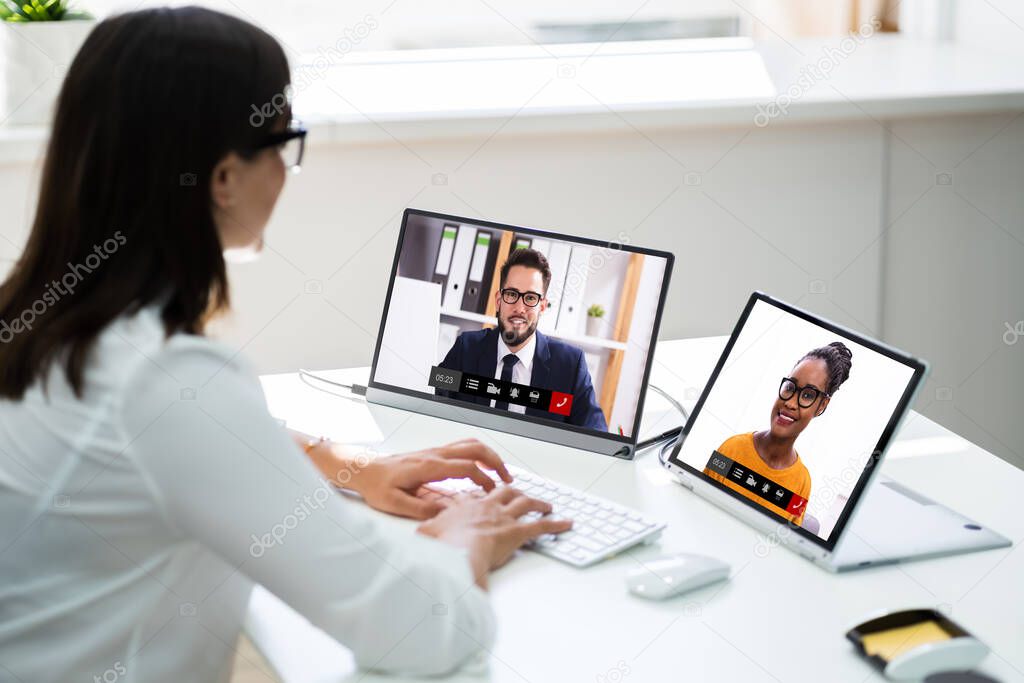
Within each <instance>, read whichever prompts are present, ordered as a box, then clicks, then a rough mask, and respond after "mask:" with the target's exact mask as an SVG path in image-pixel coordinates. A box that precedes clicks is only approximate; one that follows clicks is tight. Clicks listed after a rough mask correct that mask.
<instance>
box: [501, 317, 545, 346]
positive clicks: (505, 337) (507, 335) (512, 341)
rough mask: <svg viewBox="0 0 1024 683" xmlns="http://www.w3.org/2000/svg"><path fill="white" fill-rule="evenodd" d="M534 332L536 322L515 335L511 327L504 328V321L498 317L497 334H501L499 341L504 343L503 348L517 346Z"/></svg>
mask: <svg viewBox="0 0 1024 683" xmlns="http://www.w3.org/2000/svg"><path fill="white" fill-rule="evenodd" d="M536 331H537V322H536V321H534V322H531V323H529V324H528V325H527V327H526V329H525V330H523V331H522V333H517V332H516V330H515V328H514V327H512V326H511V325H508V326H506V325H505V321H504V320H502V319H501V316H500V315H499V316H498V332H499V333H500V334H501V340H502V341H503V342H505V346H519V345H520V344H522V343H523V342H524V341H526V340H527V339H529V338H530V335H531V334H533V333H534V332H536Z"/></svg>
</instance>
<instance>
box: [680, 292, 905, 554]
mask: <svg viewBox="0 0 1024 683" xmlns="http://www.w3.org/2000/svg"><path fill="white" fill-rule="evenodd" d="M913 376H914V368H913V367H911V366H909V365H907V364H905V363H902V362H900V361H898V360H894V359H892V358H890V357H888V356H886V355H884V354H882V353H879V352H877V351H875V350H873V349H869V348H867V347H865V346H863V345H861V344H859V343H857V342H855V341H853V340H851V339H849V338H847V337H845V336H843V335H839V334H836V333H834V332H832V331H830V330H828V329H825V328H824V327H821V326H819V325H817V324H815V323H812V322H809V321H806V320H804V319H803V318H801V317H799V316H796V315H793V314H791V313H788V312H786V311H784V310H782V309H780V308H778V307H777V306H774V305H772V304H771V303H769V302H766V301H763V300H758V301H757V302H756V303H755V304H754V307H753V308H752V309H751V311H750V315H749V317H748V318H747V320H746V323H745V324H744V325H743V328H742V330H741V331H740V333H739V335H738V337H737V339H736V343H735V345H734V346H733V348H732V349H731V351H730V353H729V357H728V358H727V359H726V361H725V363H724V365H723V367H722V370H721V372H720V373H719V375H718V377H717V379H716V381H715V384H714V386H713V387H712V388H711V391H710V392H709V394H708V396H707V399H706V400H705V402H704V404H703V406H702V407H701V410H700V413H699V415H697V416H696V417H695V418H694V421H693V424H692V427H691V429H690V432H689V434H688V435H687V437H686V439H685V440H684V441H683V444H682V446H681V448H680V449H679V452H678V453H676V454H675V455H674V457H673V461H674V462H676V464H680V463H685V464H687V465H689V466H690V467H691V468H693V469H694V470H696V471H698V472H701V473H703V474H704V475H705V476H706V477H707V478H708V479H710V480H711V481H713V482H714V483H715V484H716V485H717V486H720V487H722V488H725V489H728V490H730V491H733V492H735V493H737V494H739V495H740V496H742V497H744V498H746V499H748V500H750V501H753V502H754V503H756V504H757V505H759V506H760V507H762V508H764V509H765V510H766V511H769V512H770V513H771V514H774V515H777V516H778V517H779V518H781V519H784V520H786V521H787V522H790V523H792V524H795V525H797V526H800V527H802V528H803V529H804V530H805V531H808V532H810V533H811V534H814V535H816V536H817V537H818V538H820V539H822V540H825V541H827V540H829V539H830V537H831V534H832V531H833V530H834V529H835V527H836V524H837V522H838V521H839V519H840V517H841V515H842V513H843V511H844V510H845V508H846V507H847V505H849V503H850V498H851V496H852V495H853V492H854V489H855V487H856V485H857V482H858V481H859V480H860V478H861V475H862V474H863V472H864V469H865V467H866V466H868V464H869V461H870V460H871V456H872V453H873V452H874V450H875V448H876V446H877V444H878V440H879V438H880V437H881V435H882V432H883V431H884V430H885V427H886V426H887V425H888V423H889V421H890V419H891V418H892V415H893V413H894V412H895V411H896V409H897V407H898V406H899V405H900V401H901V399H902V398H903V396H904V393H905V392H906V391H907V389H908V387H909V385H910V383H911V381H912V379H913Z"/></svg>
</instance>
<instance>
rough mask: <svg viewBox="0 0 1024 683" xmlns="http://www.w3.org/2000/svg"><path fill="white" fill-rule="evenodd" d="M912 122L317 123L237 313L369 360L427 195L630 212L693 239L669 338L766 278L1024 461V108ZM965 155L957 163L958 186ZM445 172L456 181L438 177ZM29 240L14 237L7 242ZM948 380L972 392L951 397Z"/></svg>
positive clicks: (736, 303)
mask: <svg viewBox="0 0 1024 683" xmlns="http://www.w3.org/2000/svg"><path fill="white" fill-rule="evenodd" d="M496 127H497V124H496ZM892 129H893V131H894V134H895V135H894V138H893V140H892V142H891V144H890V145H888V150H887V144H886V133H885V131H884V129H883V128H882V126H881V125H880V124H879V123H877V122H875V121H871V120H865V121H862V122H848V123H834V124H821V125H810V124H801V125H779V126H775V125H772V126H769V127H768V128H765V129H729V128H720V129H690V130H664V131H656V130H647V131H644V134H643V135H641V134H639V133H638V132H637V131H635V130H633V129H632V128H630V127H629V126H627V125H626V124H623V125H622V128H621V130H619V131H617V132H614V133H609V134H602V135H578V136H539V137H538V136H531V135H528V134H527V133H526V132H524V131H523V130H522V128H521V127H520V124H519V123H518V122H516V121H512V122H511V123H509V124H508V125H506V126H505V127H504V128H502V130H501V132H500V134H498V135H496V136H495V137H494V138H493V139H491V140H490V141H489V142H487V143H486V144H482V143H484V139H480V138H474V139H466V140H451V141H444V142H429V143H419V142H417V143H410V147H411V148H412V149H413V150H414V151H415V153H416V154H415V155H414V154H412V153H410V152H409V151H407V150H406V149H404V148H403V147H401V146H399V145H398V144H395V143H391V144H366V145H317V144H315V142H314V143H313V144H311V147H310V149H309V150H308V155H307V163H306V165H305V168H304V170H303V172H302V174H300V175H298V176H295V177H292V178H290V179H289V184H288V186H287V188H286V189H285V192H284V194H283V196H282V198H281V201H280V204H279V206H278V209H277V212H276V214H275V216H274V218H273V220H272V223H271V225H270V228H269V233H268V245H269V247H268V250H267V253H266V254H265V257H264V258H263V259H262V260H261V261H259V262H257V263H254V264H249V265H245V266H233V267H232V269H231V277H232V281H233V287H234V289H233V300H234V304H235V312H234V314H233V316H232V317H231V318H230V319H228V320H226V321H225V324H222V325H221V326H220V329H221V331H222V333H223V334H224V335H226V337H227V338H228V340H229V341H230V342H231V343H232V344H234V345H235V346H236V347H238V348H241V349H244V353H245V355H247V356H248V357H249V358H250V359H252V360H253V361H255V363H256V365H257V367H258V368H259V369H260V371H262V372H272V371H285V370H294V369H295V368H297V367H300V366H305V367H312V368H327V367H338V366H347V365H354V364H368V363H369V361H370V357H371V353H372V348H373V342H374V340H375V338H376V333H377V329H378V325H379V322H380V310H381V306H382V303H383V299H384V294H385V284H386V279H387V275H388V272H389V269H390V265H391V260H392V257H393V253H394V246H395V240H396V237H397V233H398V227H399V219H400V213H401V210H402V209H403V208H405V207H406V206H408V205H413V206H418V207H420V208H424V209H432V210H438V211H445V212H450V213H455V214H460V215H467V216H478V217H483V218H486V219H492V220H497V221H501V222H508V223H513V224H516V223H518V224H523V225H531V226H536V227H548V228H552V229H557V230H561V231H564V232H569V233H575V234H581V235H592V236H595V237H599V238H606V239H613V238H615V237H616V235H618V233H619V232H620V231H622V230H625V231H626V232H627V233H628V234H629V235H630V239H631V242H632V243H635V244H638V245H644V246H655V247H659V248H663V249H667V250H670V251H673V252H674V253H675V254H676V258H677V260H676V268H675V272H674V275H673V281H672V286H671V289H670V293H669V300H668V307H667V310H666V313H665V317H664V321H663V326H662V334H661V336H662V338H676V337H685V336H695V335H708V334H723V333H726V332H728V331H729V330H730V329H731V327H732V324H733V322H734V321H735V318H736V316H737V315H738V313H739V310H740V308H741V306H742V304H743V302H744V301H745V300H746V297H747V295H748V294H749V293H750V291H751V290H753V289H764V290H766V291H769V292H771V293H773V294H775V295H777V296H779V297H782V298H784V299H787V300H790V301H793V302H796V303H798V304H800V305H803V306H806V307H809V308H811V309H813V310H815V311H817V312H819V313H822V314H824V315H826V316H828V317H831V318H833V319H836V320H838V321H839V322H841V323H844V324H847V325H850V326H852V327H854V328H856V329H860V330H863V331H866V332H868V333H871V334H875V335H880V336H882V337H883V338H885V339H887V340H889V341H891V342H892V343H894V344H897V345H899V346H902V347H905V348H907V349H910V350H912V351H915V352H917V353H919V354H920V355H921V356H923V357H924V358H926V359H928V360H930V361H931V362H932V366H933V374H932V379H931V380H930V382H929V385H928V388H927V389H926V391H925V392H924V395H923V396H922V398H921V399H920V401H919V402H918V408H919V409H921V410H923V412H925V414H927V415H929V416H930V417H933V418H935V419H937V420H938V421H940V422H942V423H943V424H946V425H948V426H949V427H951V428H953V429H954V430H956V431H958V432H960V433H962V434H963V435H965V436H966V437H967V438H969V439H971V440H973V441H975V442H977V443H979V444H980V445H982V446H984V447H986V448H988V449H990V450H992V451H993V452H995V453H997V454H999V455H1000V456H1002V457H1004V458H1006V459H1008V460H1010V461H1012V462H1015V463H1016V464H1017V465H1018V466H1021V465H1024V457H1021V451H1022V447H1021V446H1020V444H1021V443H1024V421H1022V420H1020V419H1019V415H1020V410H1021V406H1024V358H1022V354H1024V340H1022V341H1021V343H1019V344H1017V345H1015V346H1012V347H1010V346H1006V345H1004V344H1003V343H1002V336H1001V335H1002V333H1003V331H1004V328H1003V324H1004V323H1005V322H1016V321H1017V320H1022V319H1024V310H1022V301H1024V300H1022V298H1021V296H1020V293H1021V292H1022V291H1024V246H1022V244H1021V242H1020V241H1021V240H1024V194H1022V193H1021V192H1020V188H1021V187H1024V118H1022V119H1016V120H1014V119H1013V115H1012V114H993V115H987V116H981V115H972V116H963V117H956V118H937V119H928V120H913V121H903V122H898V123H896V124H894V125H893V128H892ZM481 145H482V146H481ZM463 162H465V163H463ZM460 166H461V167H460ZM456 169H458V170H456ZM947 170H951V171H952V175H953V183H954V184H953V185H952V186H951V187H950V186H945V185H943V186H938V185H936V177H937V174H938V173H939V172H944V171H947ZM437 172H443V173H446V174H447V175H448V184H447V185H434V184H432V180H431V179H432V176H433V174H435V173H437ZM691 172H696V173H699V174H700V175H699V176H693V175H691V176H687V173H691ZM30 178H31V176H30V169H29V168H28V167H25V166H7V167H4V166H0V183H3V187H5V193H6V196H7V197H8V198H13V199H12V200H11V202H12V203H11V205H10V207H9V208H8V209H7V210H5V213H4V216H3V218H2V223H0V234H3V235H5V236H6V237H7V238H9V239H10V240H11V241H12V242H14V243H16V244H20V242H21V241H22V240H23V239H24V235H25V230H26V226H27V223H28V219H29V215H30V210H29V208H28V207H29V204H30V202H31V201H33V197H34V191H35V188H34V185H33V184H32V182H31V180H30ZM687 178H689V179H690V183H691V184H687V182H686V179H687ZM698 179H699V183H700V184H694V183H695V182H696V181H697V180H698ZM926 190H928V193H927V195H926V196H924V197H923V198H921V199H918V197H919V195H921V194H922V193H924V192H925V191H926ZM957 193H959V194H957ZM961 195H962V196H961ZM18 197H24V202H25V203H24V205H23V206H18V204H19V202H18V199H17V198H18ZM971 204H973V205H975V206H976V207H977V208H974V207H972V206H971ZM986 216H988V217H987V218H986ZM990 219H991V220H990ZM993 221H997V222H998V223H999V225H1001V226H1002V228H1000V227H997V226H996V224H995V223H994V222H993ZM890 223H892V224H893V225H892V227H890V228H888V229H886V228H885V226H888V225H889V224H890ZM14 251H15V248H14V247H13V246H12V245H10V244H7V243H6V242H5V241H4V240H3V239H0V258H2V257H3V256H4V255H5V254H7V255H10V254H12V253H13V252H14ZM0 268H2V264H0ZM315 281H320V282H322V283H323V293H315V292H316V291H317V289H318V287H316V286H308V283H310V282H315ZM943 387H950V388H952V389H953V391H952V397H951V399H952V400H945V399H946V397H947V396H948V394H949V392H940V393H939V394H938V396H941V397H942V400H938V398H937V394H936V391H937V390H938V389H939V388H943Z"/></svg>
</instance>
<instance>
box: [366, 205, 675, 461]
mask: <svg viewBox="0 0 1024 683" xmlns="http://www.w3.org/2000/svg"><path fill="white" fill-rule="evenodd" d="M410 215H418V216H424V217H427V218H434V219H439V220H443V221H451V222H455V223H459V224H467V225H472V226H475V227H481V228H489V229H492V230H506V231H510V232H512V233H518V234H524V235H535V236H537V237H544V238H548V239H552V240H559V241H562V242H570V243H573V244H580V245H586V246H591V247H599V248H603V249H610V250H613V251H625V252H629V253H635V254H643V255H644V256H654V257H658V258H663V259H665V273H664V276H663V278H662V282H661V292H660V293H659V297H658V308H657V311H656V313H655V315H654V326H653V329H652V331H651V343H650V346H649V347H648V349H647V361H646V364H645V366H644V374H643V380H642V382H641V385H640V386H641V391H640V394H639V396H638V398H637V405H636V414H635V415H634V417H633V428H632V430H630V436H622V435H619V434H615V433H613V432H602V431H599V430H596V429H587V428H585V427H579V426H577V425H572V424H569V423H567V422H558V421H555V420H545V419H543V418H536V417H533V416H532V415H525V414H519V413H513V412H510V411H503V410H497V409H495V408H491V407H489V406H482V405H479V404H476V403H469V402H463V401H458V400H456V399H450V398H447V397H443V396H438V395H436V394H428V393H425V392H420V391H415V390H413V389H408V388H405V387H399V386H395V385H392V384H385V383H383V382H378V381H377V380H376V377H377V361H378V358H379V357H380V349H381V345H382V344H383V341H384V327H385V325H386V324H387V319H388V311H389V310H391V293H392V291H393V289H394V286H395V278H397V277H398V264H399V262H400V261H401V256H402V245H403V244H404V242H405V234H406V229H407V227H408V223H409V216H410ZM674 264H675V255H674V254H672V253H671V252H668V251H661V250H658V249H647V248H645V247H637V246H633V245H626V244H622V243H618V242H606V241H602V240H595V239H591V238H588V237H577V236H575V235H565V234H562V233H556V232H551V231H548V230H542V229H539V228H529V227H523V226H517V225H507V224H504V223H495V222H493V221H486V220H482V219H477V218H468V217H465V216H454V215H451V214H444V213H437V212H434V211H425V210H423V209H414V208H407V209H406V210H405V211H404V212H403V214H402V227H401V229H400V231H399V234H398V245H397V246H396V248H395V258H394V261H393V263H392V265H391V275H390V278H389V280H388V291H387V297H386V298H385V300H384V309H383V313H382V314H381V318H380V328H379V329H378V331H377V343H376V345H375V346H374V350H373V363H372V365H371V366H370V382H369V387H370V388H371V389H378V390H382V391H390V392H394V393H397V394H401V395H403V396H409V397H412V398H417V399H429V400H430V401H431V402H433V403H437V404H441V405H450V406H453V407H455V408H458V409H463V410H474V411H477V412H481V413H486V414H488V415H492V416H495V417H499V418H501V419H502V420H503V421H504V420H508V421H510V422H509V426H512V425H514V424H515V423H516V422H526V423H529V424H532V425H543V426H545V427H553V428H555V429H561V430H566V431H569V432H576V433H579V434H584V435H587V436H590V437H598V438H604V439H607V440H608V441H614V442H615V443H620V444H625V445H628V446H635V445H636V442H637V438H638V436H639V432H640V421H641V419H642V418H643V409H644V401H645V399H646V397H647V383H648V380H649V379H650V375H651V368H652V367H653V365H654V349H655V347H656V345H657V343H658V334H659V332H660V330H661V319H662V314H663V313H664V311H665V300H666V298H667V297H668V287H669V283H670V281H671V279H672V268H673V265H674Z"/></svg>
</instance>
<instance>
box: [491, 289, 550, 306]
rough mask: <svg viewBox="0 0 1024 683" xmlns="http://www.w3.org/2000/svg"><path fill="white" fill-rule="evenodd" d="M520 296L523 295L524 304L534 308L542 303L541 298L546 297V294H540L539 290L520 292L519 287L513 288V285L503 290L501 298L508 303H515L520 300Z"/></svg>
mask: <svg viewBox="0 0 1024 683" xmlns="http://www.w3.org/2000/svg"><path fill="white" fill-rule="evenodd" d="M520 297H522V299H523V303H524V304H526V305H527V306H529V307H530V308H533V307H534V306H536V305H537V304H539V303H540V300H541V299H543V298H544V295H543V294H538V293H537V292H520V291H519V290H518V289H512V288H511V287H506V288H505V289H503V290H501V300H502V301H504V302H505V303H507V304H514V303H515V302H517V301H519V298H520Z"/></svg>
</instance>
